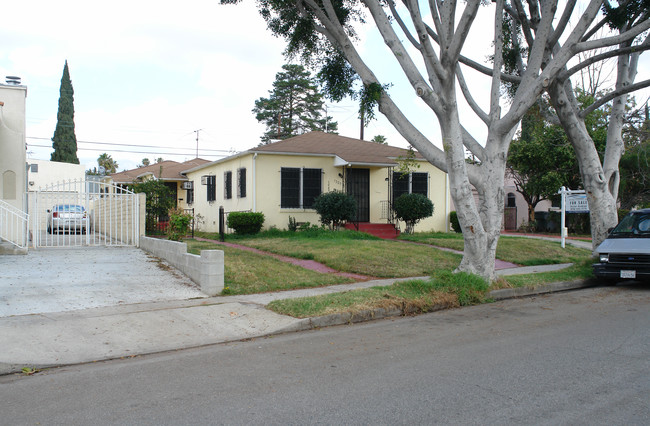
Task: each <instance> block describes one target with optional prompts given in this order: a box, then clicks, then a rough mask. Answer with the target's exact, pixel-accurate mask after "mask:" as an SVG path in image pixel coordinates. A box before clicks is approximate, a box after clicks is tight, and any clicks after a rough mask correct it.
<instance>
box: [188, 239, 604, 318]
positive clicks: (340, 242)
mask: <svg viewBox="0 0 650 426" xmlns="http://www.w3.org/2000/svg"><path fill="white" fill-rule="evenodd" d="M197 236H200V237H203V238H212V239H218V235H217V234H207V233H200V234H198V235H197ZM401 239H403V240H407V241H414V242H419V243H424V244H409V243H408V242H407V241H391V240H380V239H377V238H374V237H372V236H369V235H367V234H363V233H359V232H354V231H338V232H329V231H326V230H322V229H321V230H319V229H312V230H311V231H309V232H288V231H277V230H271V231H267V232H263V233H260V234H258V235H255V236H247V237H238V236H230V235H229V236H228V238H227V241H229V242H232V243H236V244H241V245H244V246H248V247H253V248H257V249H259V250H264V251H268V252H271V253H276V254H280V255H285V256H291V257H296V258H300V259H313V260H315V261H317V262H320V263H323V264H325V265H327V266H329V267H331V268H333V269H335V270H338V271H341V272H349V273H356V274H361V275H366V276H369V277H389V278H393V277H394V278H397V277H415V276H430V277H431V278H430V279H427V280H409V281H406V282H399V283H396V284H394V285H392V286H388V287H373V288H370V289H364V290H353V291H348V292H343V293H335V294H330V295H326V296H316V297H309V298H301V299H287V300H279V301H275V302H273V303H271V304H270V305H269V308H270V309H273V310H275V311H276V312H279V313H282V314H286V315H293V316H296V317H310V316H317V315H326V314H329V313H336V312H358V311H363V310H367V309H373V308H377V307H383V308H390V307H401V308H403V309H405V310H407V311H408V312H426V311H428V310H431V309H432V307H435V306H448V307H451V306H459V305H467V304H474V303H482V302H484V301H486V300H487V299H486V294H487V292H488V291H489V290H491V289H495V288H507V287H534V286H537V285H540V284H544V283H550V282H558V281H572V280H576V279H585V278H590V277H591V276H592V274H591V266H590V265H591V252H590V251H589V250H584V249H580V248H576V247H572V246H567V247H566V248H565V249H562V248H561V247H560V243H559V242H555V241H546V240H537V239H530V238H523V237H509V236H505V237H501V238H500V239H499V247H498V249H497V257H498V258H499V259H502V260H505V261H509V262H512V263H517V264H520V265H543V264H556V263H574V265H573V266H571V267H569V268H566V269H562V270H560V271H555V272H548V273H536V274H528V275H511V276H506V277H501V278H499V279H498V280H497V282H495V283H493V285H492V286H488V285H487V283H485V282H484V281H483V280H481V279H480V278H478V277H474V276H469V275H467V274H452V273H451V272H452V271H453V270H454V269H455V268H456V267H457V266H458V264H459V262H460V259H461V255H459V254H455V253H450V252H447V251H442V250H439V249H437V248H435V247H434V245H435V246H441V247H448V248H453V249H456V250H462V247H463V240H462V235H459V234H440V233H420V234H414V235H404V236H402V237H401ZM186 242H187V243H188V249H189V251H190V252H192V253H197V254H198V253H199V252H200V250H201V249H218V250H224V252H225V268H226V286H227V290H226V291H224V294H245V293H258V292H267V291H277V290H289V289H297V288H304V287H316V286H327V285H333V284H340V283H346V282H351V280H350V279H347V278H343V277H339V276H336V275H334V274H322V273H318V272H313V271H309V270H306V269H303V268H301V267H298V266H294V265H291V264H288V263H284V262H281V261H279V260H276V259H274V258H272V257H270V256H265V255H262V254H257V253H251V252H248V251H245V250H240V249H236V248H231V247H227V246H223V245H219V244H216V243H211V242H202V241H195V240H187V241H186ZM427 244H431V245H427Z"/></svg>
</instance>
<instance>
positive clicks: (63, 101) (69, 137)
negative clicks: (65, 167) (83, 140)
mask: <svg viewBox="0 0 650 426" xmlns="http://www.w3.org/2000/svg"><path fill="white" fill-rule="evenodd" d="M73 95H74V90H73V88H72V81H71V80H70V72H69V71H68V61H65V66H64V67H63V76H62V77H61V88H60V89H59V112H58V113H57V115H56V118H57V122H56V130H54V137H52V147H53V148H54V152H53V153H52V156H51V157H50V160H51V161H58V162H60V163H72V164H79V158H77V137H76V136H75V134H74V96H73Z"/></svg>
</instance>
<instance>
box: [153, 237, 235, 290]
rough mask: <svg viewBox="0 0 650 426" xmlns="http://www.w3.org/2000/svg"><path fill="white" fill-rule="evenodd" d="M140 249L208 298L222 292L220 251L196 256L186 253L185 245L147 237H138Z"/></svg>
mask: <svg viewBox="0 0 650 426" xmlns="http://www.w3.org/2000/svg"><path fill="white" fill-rule="evenodd" d="M140 248H141V249H143V250H145V251H147V252H149V253H151V254H153V255H154V256H157V257H159V258H161V259H164V260H165V261H166V262H168V263H169V264H171V265H172V266H174V267H175V268H176V269H178V270H180V271H181V272H183V273H184V274H185V275H187V276H188V277H190V279H191V280H192V281H194V282H195V283H197V284H198V285H199V286H200V287H201V291H202V292H203V293H205V294H207V295H208V296H216V295H218V294H219V293H221V291H222V290H223V285H224V281H223V279H224V278H223V276H224V266H223V260H224V258H223V251H222V250H203V251H201V255H200V256H198V255H196V254H191V253H188V252H187V244H185V243H179V242H177V241H170V240H162V239H159V238H149V237H140Z"/></svg>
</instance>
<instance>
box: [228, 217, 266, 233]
mask: <svg viewBox="0 0 650 426" xmlns="http://www.w3.org/2000/svg"><path fill="white" fill-rule="evenodd" d="M226 225H228V227H229V228H232V229H234V230H235V233H236V234H239V235H248V234H257V233H258V232H260V230H261V229H262V225H264V213H261V212H232V213H230V214H228V219H227V220H226Z"/></svg>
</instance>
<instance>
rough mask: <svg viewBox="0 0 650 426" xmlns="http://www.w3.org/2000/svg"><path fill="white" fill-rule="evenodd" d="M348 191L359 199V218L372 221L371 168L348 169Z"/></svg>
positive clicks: (359, 219)
mask: <svg viewBox="0 0 650 426" xmlns="http://www.w3.org/2000/svg"><path fill="white" fill-rule="evenodd" d="M346 174H347V182H346V188H347V193H348V194H350V195H352V196H353V197H354V198H355V199H356V200H357V220H358V221H359V222H370V169H347V170H346Z"/></svg>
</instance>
